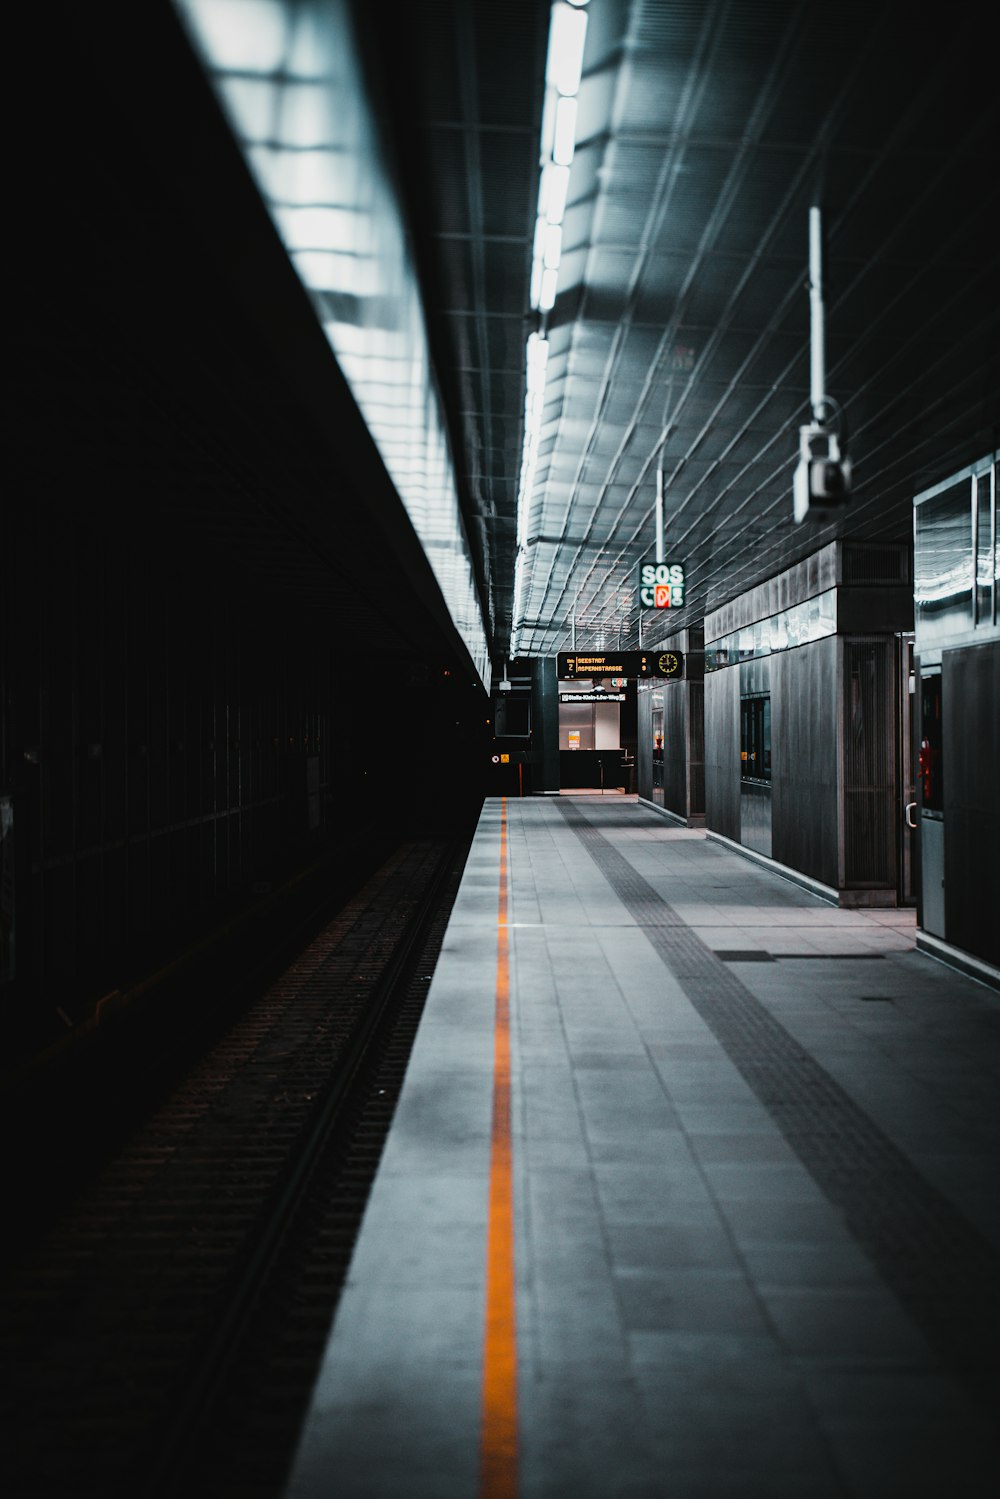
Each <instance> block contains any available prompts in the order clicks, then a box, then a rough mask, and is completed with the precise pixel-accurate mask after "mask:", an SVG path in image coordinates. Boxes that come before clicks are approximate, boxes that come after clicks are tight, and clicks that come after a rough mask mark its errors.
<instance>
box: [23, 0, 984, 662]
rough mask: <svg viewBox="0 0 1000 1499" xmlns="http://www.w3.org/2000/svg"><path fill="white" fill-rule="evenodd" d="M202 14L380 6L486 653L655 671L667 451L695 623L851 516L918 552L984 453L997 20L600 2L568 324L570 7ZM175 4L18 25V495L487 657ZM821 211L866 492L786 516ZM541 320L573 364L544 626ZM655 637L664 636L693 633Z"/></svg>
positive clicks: (860, 532) (556, 439)
mask: <svg viewBox="0 0 1000 1499" xmlns="http://www.w3.org/2000/svg"><path fill="white" fill-rule="evenodd" d="M206 3H211V4H213V5H214V6H216V7H220V8H221V9H223V10H225V11H227V13H228V14H229V15H230V16H231V17H232V18H233V20H234V22H235V23H238V24H240V25H243V24H255V18H256V20H259V19H260V17H261V16H263V15H265V14H266V13H267V12H268V11H269V10H271V11H275V10H278V11H281V13H282V14H285V15H287V14H292V13H294V14H296V15H300V16H301V15H304V14H306V13H307V12H310V11H315V12H319V11H323V10H324V8H325V9H327V10H330V11H331V12H332V11H333V10H337V11H338V13H339V12H340V11H342V10H343V8H344V7H345V6H346V5H348V4H349V3H350V4H351V9H352V13H353V15H354V17H355V19H356V21H357V25H358V28H359V34H360V41H361V42H362V44H363V45H362V52H363V55H364V57H365V59H366V67H367V71H368V75H369V76H368V84H369V87H370V90H371V97H372V100H373V103H374V109H375V113H376V115H377V118H378V120H379V121H380V122H381V124H382V125H383V126H384V128H385V132H386V136H387V140H388V143H389V146H390V148H391V154H392V156H393V159H394V161H395V171H396V176H397V183H398V193H399V199H400V203H401V206H402V208H403V210H404V214H405V219H406V222H407V224H408V226H409V242H410V246H411V249H412V254H413V262H414V267H415V270H416V274H417V277H418V280H419V285H420V291H421V297H422V302H423V307H424V313H425V318H426V324H427V335H428V341H429V353H430V359H431V363H432V366H433V371H434V376H435V380H436V386H437V388H438V390H439V392H440V400H441V406H442V410H443V413H444V418H445V421H446V428H447V436H448V438H449V440H450V448H451V453H452V459H453V465H454V470H455V480H456V490H457V494H458V499H459V502H460V504H461V507H462V511H463V514H464V522H465V530H466V532H467V535H468V540H469V547H470V551H471V554H472V557H473V561H474V564H475V572H476V577H477V583H478V590H479V598H480V602H481V604H482V613H483V617H484V619H485V620H486V622H487V630H488V632H489V634H490V637H491V639H490V645H491V649H492V658H493V664H494V668H496V667H499V666H500V664H501V662H502V658H503V656H504V654H505V653H506V652H507V651H508V650H509V649H510V646H511V639H512V636H513V640H514V644H515V646H516V648H517V649H518V651H519V653H520V654H521V655H547V654H550V653H553V652H555V651H558V650H561V649H563V648H564V647H566V646H567V645H568V643H569V639H570V634H571V630H572V627H573V625H572V622H573V619H574V616H575V621H576V630H577V641H578V645H579V646H580V647H581V648H583V647H593V648H595V649H596V648H598V647H599V646H600V644H601V643H604V644H605V645H608V646H613V647H616V646H618V645H619V644H620V645H621V646H622V647H623V648H626V647H634V646H635V644H636V643H637V631H638V605H637V599H636V589H635V565H636V563H638V562H639V561H640V560H644V559H647V558H649V557H650V556H651V555H652V553H653V550H654V520H653V504H654V493H655V473H656V469H657V465H658V463H660V461H661V460H662V466H663V472H664V487H665V507H666V545H667V550H668V553H669V554H670V555H671V556H673V557H678V556H679V558H680V559H681V560H682V561H684V562H685V564H686V566H687V570H688V580H689V588H688V594H687V598H688V602H687V604H686V605H685V607H684V608H683V609H682V610H680V611H671V615H670V621H669V629H670V630H675V629H678V628H683V627H684V626H685V625H687V624H690V623H693V622H695V621H698V620H700V619H701V618H702V616H703V614H704V612H705V611H706V609H710V608H713V607H716V606H718V605H720V604H721V603H723V602H725V601H726V600H727V599H728V598H731V597H733V596H734V595H736V594H737V593H739V592H741V591H742V590H744V589H745V588H747V587H748V586H751V585H752V584H754V583H755V582H758V581H761V580H762V579H764V578H765V577H768V576H770V575H773V574H774V573H775V572H776V571H778V570H780V569H782V568H784V567H785V566H787V565H789V564H790V563H792V562H793V561H795V560H797V559H799V558H801V557H802V556H804V555H806V554H808V553H809V552H812V551H814V550H816V549H817V548H818V547H819V546H820V545H822V544H824V543H825V542H826V541H828V540H829V539H830V538H831V536H833V535H834V534H835V533H836V531H838V530H840V531H844V532H849V533H850V534H852V535H857V536H861V537H869V538H873V539H896V538H901V537H906V536H908V535H909V534H910V527H911V519H910V515H911V499H912V495H913V494H914V492H916V491H919V489H921V488H922V487H926V486H927V485H929V484H931V483H934V482H936V481H937V480H939V479H941V478H944V477H947V475H948V474H949V473H950V472H952V471H953V470H954V469H956V468H958V467H961V466H963V465H965V464H967V463H969V462H971V461H974V460H975V459H976V458H978V457H981V456H983V455H984V454H986V453H988V452H990V451H991V450H992V449H993V448H995V447H996V445H997V443H998V433H997V429H998V405H1000V401H998V390H1000V355H998V349H1000V328H998V296H997V287H998V274H997V273H998V269H1000V266H998V253H997V223H998V212H997V210H998V182H1000V170H998V165H1000V163H998V155H1000V153H998V139H1000V129H998V103H997V93H996V87H995V77H994V73H995V46H994V43H993V39H992V34H986V32H985V29H984V28H985V21H984V19H983V17H984V15H985V14H986V12H985V11H984V10H983V9H982V8H981V7H978V6H972V5H966V4H959V5H956V6H952V7H951V8H950V9H949V10H948V11H947V12H939V13H935V24H934V25H933V26H932V25H930V24H929V23H923V22H921V21H920V20H918V19H917V13H916V12H915V10H914V9H913V7H912V6H909V5H902V4H899V3H890V0H868V3H865V4H858V3H855V0H847V3H838V4H835V5H816V4H812V3H805V4H803V3H789V0H738V3H736V0H734V3H723V0H590V3H589V5H588V6H587V7H586V9H587V14H588V18H589V19H588V29H587V40H586V48H585V52H584V57H583V70H582V79H581V82H580V87H579V112H578V128H577V132H576V145H575V153H574V156H573V161H572V165H571V167H570V176H569V187H568V193H567V206H566V212H565V218H564V223H563V235H562V257H561V261H560V266H559V271H558V280H557V288H556V295H555V298H554V304H553V306H552V307H551V310H549V311H548V312H547V314H545V315H544V317H543V316H542V315H541V314H540V313H539V312H538V311H535V310H533V309H532V305H531V303H532V296H531V266H532V253H533V243H534V236H535V221H536V214H537V206H538V193H539V181H540V141H541V133H542V111H543V100H544V95H545V74H546V52H547V46H548V34H549V24H550V12H551V6H550V4H549V3H548V0H408V3H407V4H406V5H397V4H390V3H389V0H363V3H362V0H357V3H352V0H295V4H294V5H293V4H292V3H291V0H206ZM180 8H181V7H180V5H179V4H177V3H173V0H156V3H154V0H150V3H149V4H148V5H143V6H141V7H140V6H131V7H125V8H123V9H122V10H118V9H117V8H110V7H98V8H96V9H93V8H86V7H79V6H77V7H71V8H69V10H67V11H66V13H65V15H64V16H63V17H61V19H60V24H59V26H58V27H56V28H53V27H52V26H51V24H50V20H49V16H48V12H47V11H46V10H45V9H44V8H42V7H31V6H27V7H20V8H19V9H18V12H17V14H16V16H15V17H12V28H13V36H12V40H11V48H10V52H11V56H12V58H15V59H17V73H18V79H17V80H16V81H17V82H19V83H20V86H21V87H20V93H19V94H17V97H19V98H20V99H21V101H22V104H21V119H22V122H23V129H22V126H21V125H19V127H18V129H19V131H21V134H23V137H24V149H23V150H20V149H19V150H18V151H17V152H15V153H14V154H13V156H12V159H11V163H10V176H11V182H10V188H11V193H10V196H11V201H12V202H13V203H14V204H16V205H17V209H18V213H19V222H20V223H21V224H22V225H23V226H24V229H25V232H23V233H19V234H17V235H15V236H14V237H13V239H12V244H11V249H12V253H13V256H14V259H15V269H14V272H13V273H12V274H11V275H10V276H9V278H8V279H9V284H10V286H11V287H12V288H13V293H12V297H11V304H12V305H11V308H10V309H9V313H10V321H11V323H12V329H11V333H10V338H9V347H10V349H11V357H10V361H9V363H10V368H11V373H12V376H13V379H12V393H11V410H12V413H13V414H14V420H13V421H12V423H11V431H12V436H11V443H12V446H13V447H14V448H15V449H16V453H15V457H16V460H17V461H16V462H15V464H14V465H13V467H14V472H15V476H16V482H17V485H18V487H19V489H23V492H24V494H25V496H26V497H27V499H28V502H30V503H29V506H28V508H31V507H32V506H34V507H35V508H38V505H39V501H40V499H41V498H42V497H45V498H46V503H49V501H50V500H51V502H52V503H53V504H54V503H56V500H58V503H59V505H61V506H62V507H63V509H64V510H65V511H66V514H67V517H68V518H69V519H71V520H72V522H73V524H74V525H75V526H78V525H82V524H90V523H91V522H93V523H94V524H95V525H96V524H102V525H107V526H109V527H112V528H116V529H121V528H122V527H130V528H132V529H134V530H135V531H136V535H137V537H138V536H139V532H140V531H141V530H142V529H143V528H144V529H145V532H146V534H153V535H155V536H156V537H157V538H158V543H157V547H158V549H164V548H172V549H173V551H172V553H171V555H172V556H173V554H174V553H176V556H175V558H174V563H173V564H172V565H175V566H178V567H184V568H185V569H187V568H189V567H191V566H193V563H194V561H195V560H197V559H202V560H201V563H200V564H199V565H203V567H204V569H205V572H206V575H207V577H208V579H209V582H211V580H212V579H214V578H219V579H224V578H227V577H230V576H232V575H233V574H234V573H235V574H237V575H239V576H241V577H243V578H244V579H245V580H246V583H247V586H248V587H250V588H252V589H253V591H254V593H255V596H258V597H265V596H266V597H268V598H269V599H273V600H274V607H292V608H295V609H296V610H303V609H305V608H308V610H309V611H311V613H312V614H314V615H315V616H316V618H318V619H321V620H322V621H323V623H322V628H323V629H325V630H327V631H332V632H333V633H335V634H336V635H337V637H338V638H344V639H351V640H362V639H363V640H365V641H366V642H369V643H371V644H372V646H373V647H376V646H377V647H378V648H380V649H382V648H384V649H385V650H387V651H390V652H391V651H392V650H393V648H394V647H395V646H396V645H398V643H399V642H401V641H402V642H411V641H413V640H424V639H427V640H430V639H431V638H432V637H433V638H435V639H436V638H438V636H440V637H441V638H442V639H444V638H446V637H447V639H448V641H449V648H450V649H451V648H453V649H454V650H455V651H456V652H457V653H458V658H459V659H461V656H462V652H461V643H460V642H459V641H458V639H457V635H456V634H455V631H454V628H453V624H452V621H453V620H454V614H453V613H452V614H451V615H450V617H449V615H448V613H447V611H446V609H445V606H444V604H443V602H442V597H441V595H440V593H439V592H438V591H437V587H436V583H435V577H434V575H433V573H432V570H431V567H430V566H429V564H428V562H427V559H426V556H425V555H424V550H423V549H422V548H421V545H420V541H419V539H418V537H417V535H416V533H415V532H414V531H413V530H412V528H411V529H409V530H408V529H407V527H406V525H405V524H404V522H405V514H404V512H403V511H402V508H401V507H400V505H399V504H398V501H397V499H396V496H395V494H394V492H393V487H392V483H391V482H390V477H389V475H388V473H387V470H386V468H385V466H384V465H383V464H382V462H381V458H380V454H379V451H378V448H377V444H376V442H375V441H374V440H372V438H371V434H370V431H369V430H368V429H367V428H366V424H365V422H364V420H363V419H362V417H361V415H360V413H359V411H358V409H357V407H356V406H355V405H354V404H353V403H352V399H351V391H350V388H349V381H348V380H347V379H346V378H345V377H344V374H343V372H342V371H341V370H340V369H339V368H338V365H337V362H336V360H335V359H334V357H333V355H332V353H331V348H330V343H329V341H328V339H327V337H326V335H325V333H324V330H323V328H322V327H321V326H320V324H319V322H318V321H317V319H316V316H315V308H314V306H311V305H310V301H309V299H308V297H307V296H306V295H305V293H304V291H303V287H302V284H301V283H300V281H299V280H298V279H297V276H296V273H295V269H294V267H293V262H292V260H291V259H290V258H289V256H288V255H287V254H286V253H285V251H284V249H283V247H282V244H281V241H280V239H279V236H278V234H277V233H276V232H275V228H274V224H273V222H272V221H271V220H270V219H269V217H268V214H267V212H266V209H265V207H264V205H263V203H262V201H261V198H260V196H259V194H258V193H257V192H256V189H255V185H254V182H253V180H252V177H251V175H250V173H249V172H248V171H247V170H246V169H245V167H244V164H243V161H242V160H241V155H240V150H239V147H238V144H237V143H236V141H235V140H234V138H233V136H232V134H231V133H229V132H228V130H227V127H226V124H225V120H224V118H223V114H222V112H221V111H220V110H219V109H218V107H217V105H216V103H215V100H214V99H213V96H212V92H211V89H210V87H209V84H208V82H207V81H206V77H205V74H204V72H203V71H202V69H201V68H200V65H199V63H198V60H197V57H196V55H195V52H194V50H193V48H192V47H191V46H189V45H188V42H187V39H186V37H185V34H184V31H183V28H182V26H181V24H180V20H179V13H180ZM14 82H15V80H12V89H11V94H12V98H13V97H15V94H16V93H17V91H16V90H15V88H14ZM337 107H338V106H337V103H336V101H334V103H333V105H332V106H331V108H332V110H333V112H334V113H336V110H337ZM19 138H20V136H19ZM362 187H363V184H362ZM816 201H818V202H819V203H820V204H821V205H822V207H823V211H824V221H825V228H826V272H827V277H826V281H827V286H826V290H827V319H826V335H827V371H828V382H827V384H828V390H829V393H830V394H831V396H832V397H834V398H835V399H836V400H837V401H838V402H839V403H840V405H841V406H842V407H843V410H844V413H845V416H846V421H847V427H848V434H849V448H850V453H851V457H852V460H853V464H854V481H855V482H854V494H853V498H852V500H851V503H850V506H849V507H848V509H847V511H846V514H845V516H844V519H843V520H842V521H841V522H840V523H839V525H838V526H837V527H835V528H830V527H822V526H820V525H818V524H817V523H815V522H811V521H810V522H806V523H804V524H802V525H796V524H795V523H794V522H793V520H792V500H791V489H792V472H793V469H794V466H795V463H796V460H797V454H798V428H799V426H800V425H801V424H802V423H803V422H804V421H805V420H806V419H807V416H808V394H809V361H808V327H809V299H808V294H807V289H806V281H807V215H808V209H809V207H810V205H811V204H812V203H814V202H816ZM538 333H542V334H544V335H545V337H546V339H547V342H548V347H549V359H548V366H547V377H546V382H545V387H544V398H543V406H542V423H541V429H540V439H539V445H538V454H537V466H536V470H535V481H534V484H533V485H532V487H531V489H530V493H529V494H528V495H527V496H526V503H525V507H524V509H523V514H522V523H523V524H522V535H521V538H520V559H521V560H520V571H521V579H522V586H521V589H520V593H519V595H518V608H517V614H516V617H515V609H514V602H515V572H516V567H517V559H518V553H519V539H518V527H517V519H518V488H519V483H520V471H521V458H522V447H523V441H524V411H525V378H526V347H527V343H528V340H529V338H530V337H531V335H532V334H538ZM89 475H94V476H98V480H99V482H96V481H95V483H94V484H92V485H91V490H90V492H89V495H88V500H87V503H86V505H81V503H80V499H79V489H80V484H81V482H82V479H81V476H89ZM39 513H41V512H39ZM447 545H448V543H447V542H444V543H443V546H444V548H445V549H447ZM145 555H146V552H145V551H144V549H143V544H142V543H141V542H140V541H139V540H137V542H136V557H137V565H138V563H139V561H140V560H141V559H142V558H143V557H144V556H145ZM372 558H374V559H376V562H372V563H371V564H370V565H369V562H370V559H372ZM383 564H384V565H383ZM656 629H658V630H659V637H658V636H657V635H656V633H655V631H656ZM644 631H645V640H646V643H647V644H650V645H652V644H655V643H656V642H657V638H662V636H663V635H664V634H666V633H667V631H668V626H667V625H661V626H657V627H653V626H650V624H649V621H648V618H647V621H646V623H645V625H644ZM449 632H451V633H450V634H449ZM474 675H475V673H473V676H474ZM487 676H488V673H487Z"/></svg>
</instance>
